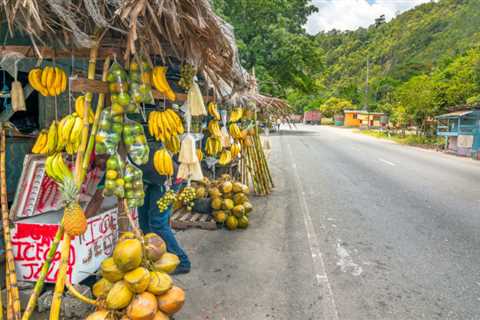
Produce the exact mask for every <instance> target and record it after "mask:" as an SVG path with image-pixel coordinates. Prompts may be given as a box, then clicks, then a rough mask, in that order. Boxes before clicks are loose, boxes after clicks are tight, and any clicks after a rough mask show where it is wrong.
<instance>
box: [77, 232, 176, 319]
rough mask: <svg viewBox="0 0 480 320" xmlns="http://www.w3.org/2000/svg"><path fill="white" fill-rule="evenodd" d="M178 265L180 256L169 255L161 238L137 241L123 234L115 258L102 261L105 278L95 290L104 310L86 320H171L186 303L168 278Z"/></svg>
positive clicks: (149, 236)
mask: <svg viewBox="0 0 480 320" xmlns="http://www.w3.org/2000/svg"><path fill="white" fill-rule="evenodd" d="M178 264H179V259H178V257H177V256H175V255H173V254H171V253H168V252H166V245H165V242H164V241H163V240H162V238H160V237H159V236H158V235H156V234H154V233H149V234H147V235H145V236H144V237H143V238H142V239H137V238H136V237H135V235H134V234H133V233H131V232H127V233H125V234H123V235H122V236H121V237H120V239H119V240H118V243H117V245H116V247H115V249H114V251H113V256H112V257H110V258H107V259H105V260H104V261H103V262H102V264H101V273H102V278H101V279H100V280H99V281H97V282H96V283H95V284H94V285H93V288H92V292H93V294H94V296H95V297H96V298H97V302H98V305H99V306H103V307H104V308H102V307H100V309H101V310H99V311H96V312H94V313H92V314H90V315H89V316H88V317H87V318H86V319H87V320H98V319H102V320H107V319H113V318H115V319H120V318H122V317H123V318H122V319H129V320H145V319H148V320H165V319H169V317H170V316H172V315H173V314H175V313H177V312H178V311H179V310H180V309H181V308H182V306H183V304H184V302H185V293H184V291H183V290H182V289H181V288H179V287H176V286H174V285H173V281H172V278H171V277H170V276H169V275H168V274H169V273H172V272H173V271H175V269H176V267H177V265H178Z"/></svg>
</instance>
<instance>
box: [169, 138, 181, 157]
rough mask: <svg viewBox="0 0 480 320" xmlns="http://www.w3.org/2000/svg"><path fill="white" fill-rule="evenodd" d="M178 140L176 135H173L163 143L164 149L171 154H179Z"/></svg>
mask: <svg viewBox="0 0 480 320" xmlns="http://www.w3.org/2000/svg"><path fill="white" fill-rule="evenodd" d="M180 146H181V144H180V138H179V137H178V135H173V136H171V137H170V139H169V140H167V141H165V148H167V150H168V151H170V152H171V153H172V154H177V153H179V152H180Z"/></svg>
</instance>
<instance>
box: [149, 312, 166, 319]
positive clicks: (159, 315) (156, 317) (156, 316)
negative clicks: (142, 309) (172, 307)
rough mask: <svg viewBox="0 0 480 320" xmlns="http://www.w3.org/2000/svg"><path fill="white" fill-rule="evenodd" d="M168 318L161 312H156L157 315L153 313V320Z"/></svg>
mask: <svg viewBox="0 0 480 320" xmlns="http://www.w3.org/2000/svg"><path fill="white" fill-rule="evenodd" d="M168 319H169V318H168V316H167V315H166V314H165V313H163V312H162V311H158V312H157V313H155V317H154V318H153V320H168Z"/></svg>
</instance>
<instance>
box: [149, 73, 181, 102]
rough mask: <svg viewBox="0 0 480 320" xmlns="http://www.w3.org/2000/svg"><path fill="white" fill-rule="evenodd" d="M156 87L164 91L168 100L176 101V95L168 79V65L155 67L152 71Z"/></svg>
mask: <svg viewBox="0 0 480 320" xmlns="http://www.w3.org/2000/svg"><path fill="white" fill-rule="evenodd" d="M152 82H153V85H154V87H155V88H156V89H157V90H158V91H160V93H163V94H164V95H165V97H166V98H167V99H168V100H171V101H175V100H176V95H175V92H173V90H172V88H171V87H170V84H169V83H168V81H167V67H158V66H157V67H155V68H153V73H152Z"/></svg>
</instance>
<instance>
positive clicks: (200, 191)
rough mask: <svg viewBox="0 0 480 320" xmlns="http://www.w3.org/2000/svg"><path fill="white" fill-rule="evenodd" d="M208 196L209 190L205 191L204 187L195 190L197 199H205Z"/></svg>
mask: <svg viewBox="0 0 480 320" xmlns="http://www.w3.org/2000/svg"><path fill="white" fill-rule="evenodd" d="M206 195H207V190H205V188H204V187H198V188H197V189H196V190H195V196H196V198H197V199H202V198H205V196H206Z"/></svg>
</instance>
